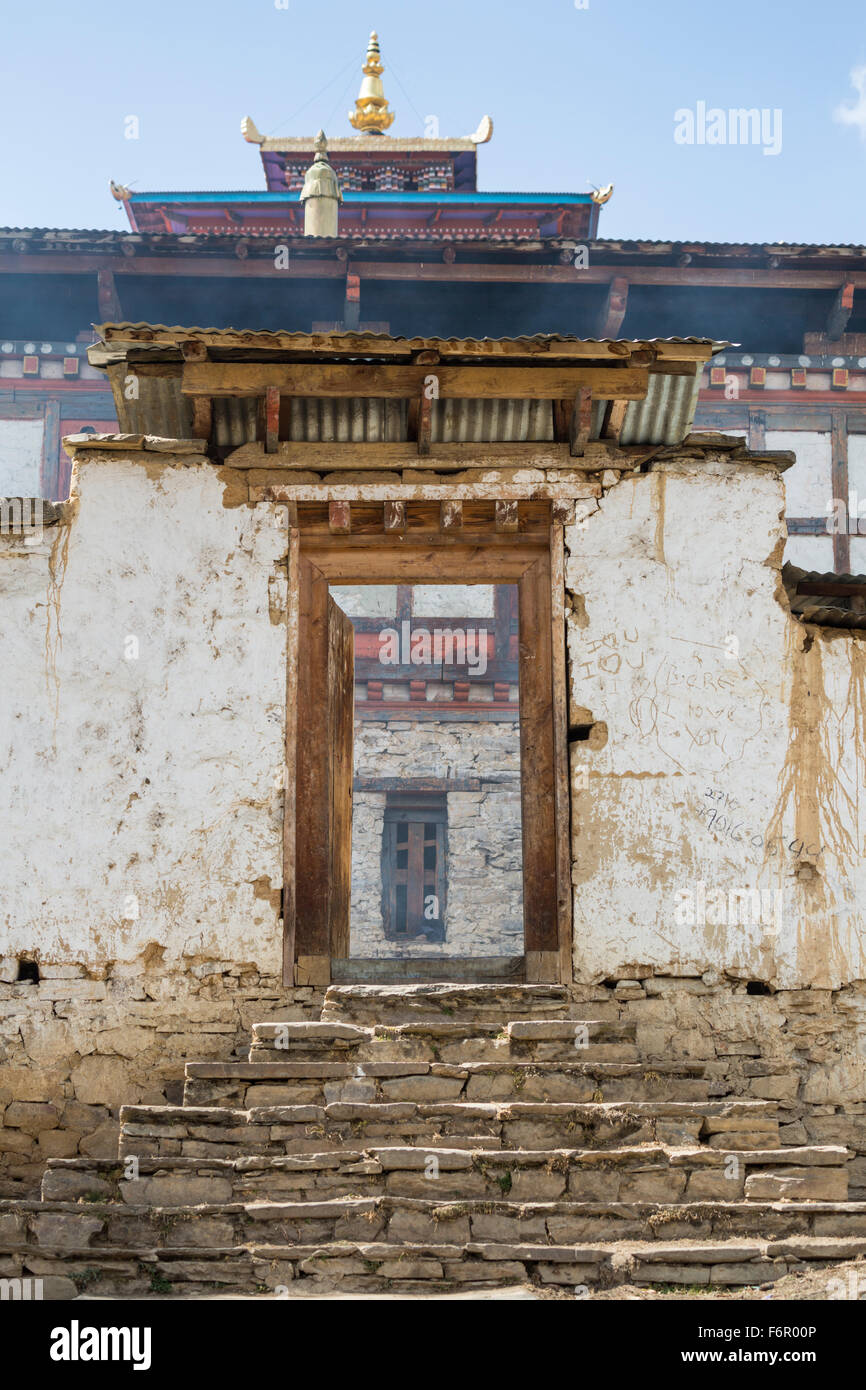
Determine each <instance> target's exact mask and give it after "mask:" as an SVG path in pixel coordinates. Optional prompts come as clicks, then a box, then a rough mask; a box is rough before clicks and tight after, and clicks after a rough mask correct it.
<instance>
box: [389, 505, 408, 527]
mask: <svg viewBox="0 0 866 1390" xmlns="http://www.w3.org/2000/svg"><path fill="white" fill-rule="evenodd" d="M384 509H385V510H384V521H385V530H386V531H405V530H406V503H405V502H386V503H385V504H384Z"/></svg>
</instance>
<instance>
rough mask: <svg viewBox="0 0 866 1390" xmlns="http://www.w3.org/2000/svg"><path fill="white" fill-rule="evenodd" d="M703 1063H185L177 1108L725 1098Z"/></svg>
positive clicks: (722, 1085) (720, 1084)
mask: <svg viewBox="0 0 866 1390" xmlns="http://www.w3.org/2000/svg"><path fill="white" fill-rule="evenodd" d="M704 1071H705V1066H704V1063H702V1062H697V1063H688V1062H674V1063H656V1064H652V1063H649V1064H643V1065H641V1064H637V1063H618V1062H580V1061H571V1060H568V1061H566V1062H513V1061H502V1062H467V1063H465V1064H463V1065H461V1066H457V1065H455V1064H452V1063H445V1062H310V1061H301V1062H298V1061H291V1062H220V1063H213V1062H188V1063H187V1066H186V1080H185V1083H184V1093H183V1103H184V1106H190V1107H193V1106H195V1107H197V1106H215V1105H222V1106H229V1107H232V1108H236V1109H240V1110H248V1109H250V1108H251V1107H253V1106H269V1105H328V1104H330V1103H331V1102H333V1101H366V1102H370V1103H372V1102H374V1101H386V1102H390V1101H404V1100H417V1099H424V1098H425V1096H426V1098H427V1099H434V1098H436V1092H437V1090H438V1092H439V1097H440V1098H442V1099H452V1100H465V1101H509V1100H523V1101H560V1102H565V1101H584V1102H585V1101H602V1100H617V1101H629V1100H692V1101H697V1100H704V1101H705V1100H709V1099H710V1098H711V1097H718V1096H722V1095H725V1094H727V1086H726V1084H725V1083H724V1082H718V1081H710V1080H707V1079H706V1078H705V1076H704Z"/></svg>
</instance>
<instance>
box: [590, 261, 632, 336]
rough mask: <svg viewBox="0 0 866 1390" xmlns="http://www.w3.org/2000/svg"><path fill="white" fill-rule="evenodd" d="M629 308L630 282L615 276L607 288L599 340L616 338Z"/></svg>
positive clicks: (599, 326) (600, 320) (598, 334)
mask: <svg viewBox="0 0 866 1390" xmlns="http://www.w3.org/2000/svg"><path fill="white" fill-rule="evenodd" d="M627 308H628V280H626V278H625V276H624V275H615V276H614V278H613V279H612V280H611V282H610V284H609V285H608V287H607V296H606V298H605V301H604V304H603V305H602V310H601V313H600V315H599V319H598V332H597V333H596V337H597V338H616V337H618V336H619V330H620V328H621V327H622V321H623V319H624V318H625V312H626V309H627Z"/></svg>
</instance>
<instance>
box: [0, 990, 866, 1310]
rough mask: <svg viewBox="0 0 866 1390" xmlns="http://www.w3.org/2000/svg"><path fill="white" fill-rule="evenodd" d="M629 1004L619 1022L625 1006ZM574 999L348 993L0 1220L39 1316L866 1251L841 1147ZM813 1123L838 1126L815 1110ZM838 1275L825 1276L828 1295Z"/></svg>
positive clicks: (337, 993) (702, 1273) (197, 1068)
mask: <svg viewBox="0 0 866 1390" xmlns="http://www.w3.org/2000/svg"><path fill="white" fill-rule="evenodd" d="M608 1008H610V1005H608ZM603 1013H604V1007H602V1008H598V1007H592V1006H591V1005H589V1004H586V1005H584V1006H583V1007H581V1006H579V1005H578V1004H577V1003H576V1002H575V1000H574V998H573V997H572V996H570V995H569V992H568V991H567V990H566V989H564V988H562V987H556V986H531V985H516V986H511V987H508V986H494V985H487V986H484V985H481V986H478V985H463V986H461V985H440V986H426V987H425V986H417V985H415V986H408V987H407V986H401V987H395V988H388V987H375V986H343V987H331V988H330V989H329V990H328V992H327V994H326V996H325V1001H324V1007H323V1008H322V1011H321V1019H320V1020H319V1021H315V1022H303V1023H292V1022H284V1023H269V1024H261V1025H259V1026H257V1027H254V1029H253V1037H252V1047H251V1049H250V1054H249V1058H250V1060H249V1061H241V1062H190V1063H188V1064H187V1066H186V1080H185V1086H184V1094H183V1103H182V1104H175V1105H155V1106H154V1105H140V1104H130V1105H126V1106H124V1107H123V1109H122V1111H121V1133H120V1141H119V1148H118V1152H117V1154H116V1155H114V1156H112V1157H110V1158H109V1157H106V1158H96V1157H94V1158H57V1159H52V1160H51V1161H50V1162H49V1163H48V1166H47V1169H46V1172H45V1177H44V1179H43V1183H42V1193H41V1200H38V1201H29V1202H21V1201H18V1202H3V1203H0V1268H2V1271H3V1273H4V1275H7V1276H10V1277H19V1278H40V1279H42V1280H43V1283H44V1286H45V1295H46V1296H47V1297H56V1298H73V1297H75V1296H76V1295H77V1294H78V1293H82V1292H87V1293H89V1294H93V1293H96V1294H99V1295H100V1296H113V1297H142V1296H147V1294H148V1293H151V1292H156V1293H160V1294H167V1293H174V1294H179V1295H186V1296H194V1295H196V1294H202V1293H205V1292H211V1291H212V1290H213V1289H214V1288H215V1287H216V1288H219V1289H221V1290H223V1291H225V1292H243V1293H246V1294H254V1293H260V1294H262V1295H267V1294H268V1293H270V1294H273V1293H274V1292H275V1291H278V1290H280V1289H283V1288H285V1287H287V1286H292V1285H294V1286H295V1287H296V1288H298V1289H299V1290H300V1291H303V1290H305V1289H311V1290H314V1291H318V1292H327V1291H329V1290H336V1289H340V1290H355V1291H363V1290H372V1291H381V1290H392V1291H398V1292H410V1291H413V1290H420V1289H424V1290H428V1291H444V1290H448V1289H454V1288H463V1289H473V1288H474V1289H479V1288H491V1287H496V1286H499V1285H503V1284H514V1283H515V1282H524V1281H526V1280H530V1281H533V1282H535V1283H537V1284H539V1285H541V1286H555V1287H563V1286H565V1287H567V1288H569V1289H574V1288H575V1287H577V1288H578V1290H583V1289H586V1290H591V1289H594V1288H595V1289H598V1288H604V1287H610V1286H615V1285H617V1284H619V1283H625V1282H628V1283H638V1284H648V1285H651V1284H656V1283H664V1284H683V1285H689V1286H694V1285H707V1286H718V1287H720V1288H721V1287H731V1286H733V1287H736V1286H739V1285H743V1284H759V1283H766V1282H768V1281H773V1280H775V1279H778V1278H781V1277H782V1276H783V1275H785V1274H786V1273H789V1272H791V1271H797V1270H801V1269H803V1268H805V1267H807V1266H810V1265H817V1266H818V1267H819V1268H820V1267H822V1266H829V1265H831V1264H832V1263H833V1262H834V1261H839V1260H843V1259H850V1258H854V1257H856V1256H857V1255H860V1254H862V1253H864V1252H866V1202H860V1201H852V1200H848V1161H849V1151H848V1149H847V1148H846V1146H845V1144H844V1143H838V1142H837V1143H833V1142H828V1141H826V1140H825V1141H824V1142H816V1141H814V1140H812V1141H805V1142H800V1141H799V1136H797V1135H794V1134H793V1133H792V1124H793V1125H794V1126H796V1124H797V1123H799V1122H800V1121H801V1120H805V1123H806V1124H808V1123H809V1120H808V1117H809V1116H810V1115H811V1113H812V1107H810V1106H808V1105H796V1104H792V1103H790V1102H789V1101H786V1100H781V1099H766V1098H748V1099H745V1098H739V1097H737V1096H736V1095H735V1094H734V1093H733V1088H732V1085H731V1082H730V1080H729V1079H728V1077H727V1075H726V1068H725V1067H724V1066H720V1065H719V1064H718V1063H713V1062H710V1061H702V1062H699V1061H693V1060H691V1061H687V1060H683V1059H680V1058H677V1057H670V1056H669V1057H667V1058H666V1059H664V1060H663V1059H661V1058H659V1057H651V1056H649V1055H648V1054H647V1053H646V1052H644V1051H643V1050H642V1049H641V1048H640V1047H639V1046H638V1044H637V1042H636V1037H637V1031H638V1030H637V1029H636V1026H635V1024H634V1023H628V1022H620V1021H612V1020H609V1019H605V1018H604V1017H599V1015H600V1014H603ZM818 1109H819V1110H820V1107H818ZM828 1277H829V1276H828Z"/></svg>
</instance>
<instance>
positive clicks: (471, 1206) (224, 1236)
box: [0, 1196, 866, 1257]
mask: <svg viewBox="0 0 866 1390" xmlns="http://www.w3.org/2000/svg"><path fill="white" fill-rule="evenodd" d="M795 1236H796V1237H799V1236H809V1237H812V1238H815V1239H817V1238H820V1239H823V1240H834V1239H836V1238H839V1237H845V1238H854V1237H859V1238H860V1240H861V1241H863V1242H864V1250H863V1253H864V1254H866V1203H853V1202H851V1203H843V1202H775V1203H761V1202H718V1201H715V1202H686V1203H680V1204H673V1205H672V1204H663V1203H654V1202H653V1203H650V1202H643V1203H634V1204H631V1205H624V1204H618V1203H598V1202H596V1203H593V1202H568V1201H563V1202H527V1203H518V1202H511V1201H508V1200H499V1201H479V1200H470V1201H457V1202H440V1201H433V1200H423V1199H420V1198H408V1197H390V1196H388V1197H341V1198H336V1199H331V1200H322V1201H308V1202H292V1201H282V1202H267V1201H257V1202H233V1203H223V1204H222V1205H201V1206H173V1207H158V1206H131V1205H129V1204H127V1203H123V1202H86V1203H83V1202H70V1201H67V1202H61V1201H45V1202H38V1201H32V1202H0V1257H2V1255H3V1254H10V1253H11V1252H13V1251H14V1250H18V1249H22V1248H24V1247H26V1248H29V1249H37V1248H41V1249H44V1250H63V1249H74V1250H84V1249H93V1250H98V1249H102V1248H105V1247H108V1248H116V1249H120V1248H122V1247H124V1246H130V1247H134V1246H135V1245H137V1244H141V1243H142V1242H145V1243H146V1244H147V1245H149V1246H151V1247H152V1248H154V1249H169V1250H171V1249H175V1248H177V1247H183V1248H185V1249H192V1248H200V1249H210V1248H214V1247H219V1248H229V1247H232V1246H237V1245H243V1244H244V1243H245V1242H249V1241H253V1242H254V1243H256V1244H257V1245H263V1244H276V1245H290V1244H299V1245H307V1244H311V1243H313V1242H323V1243H327V1242H329V1241H339V1240H364V1241H368V1240H373V1241H388V1242H391V1243H392V1244H412V1243H415V1242H418V1241H421V1242H428V1241H429V1242H432V1243H436V1242H445V1243H447V1244H452V1245H463V1244H466V1243H468V1242H469V1241H504V1242H507V1243H515V1244H525V1243H527V1242H530V1241H532V1242H536V1243H542V1244H552V1245H560V1244H569V1243H572V1242H584V1241H586V1242H589V1243H605V1244H608V1243H611V1242H613V1243H617V1242H622V1241H641V1242H645V1243H657V1242H660V1241H663V1242H670V1241H682V1240H689V1241H692V1242H697V1241H706V1240H727V1239H734V1238H738V1239H755V1238H760V1239H762V1240H767V1239H770V1238H772V1239H776V1240H779V1239H782V1238H784V1237H795Z"/></svg>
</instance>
